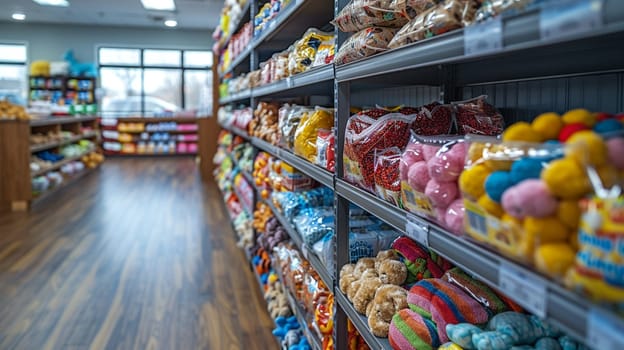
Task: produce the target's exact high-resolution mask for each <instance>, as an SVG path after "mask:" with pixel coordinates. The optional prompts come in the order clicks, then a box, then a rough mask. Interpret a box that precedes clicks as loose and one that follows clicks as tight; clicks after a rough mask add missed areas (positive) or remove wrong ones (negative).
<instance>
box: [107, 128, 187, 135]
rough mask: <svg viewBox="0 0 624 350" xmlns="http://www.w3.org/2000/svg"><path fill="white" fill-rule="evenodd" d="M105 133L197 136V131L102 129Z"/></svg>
mask: <svg viewBox="0 0 624 350" xmlns="http://www.w3.org/2000/svg"><path fill="white" fill-rule="evenodd" d="M104 130H106V131H117V132H119V133H124V134H142V133H144V132H145V133H148V134H154V133H163V134H164V133H167V134H182V135H183V134H197V130H150V131H148V130H141V131H139V130H131V131H120V130H117V129H104Z"/></svg>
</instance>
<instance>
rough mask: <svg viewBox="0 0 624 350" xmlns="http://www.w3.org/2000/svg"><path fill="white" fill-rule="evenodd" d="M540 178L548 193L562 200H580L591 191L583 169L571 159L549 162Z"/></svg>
mask: <svg viewBox="0 0 624 350" xmlns="http://www.w3.org/2000/svg"><path fill="white" fill-rule="evenodd" d="M541 177H542V180H544V182H545V183H546V185H547V186H548V189H549V190H550V193H552V194H554V195H555V196H557V197H559V198H562V199H580V198H581V197H583V196H585V195H586V194H587V193H588V192H589V191H590V190H591V186H590V183H589V179H588V178H587V174H586V173H585V169H583V168H582V167H581V165H580V164H579V163H577V162H576V161H575V160H574V159H571V158H563V159H557V160H555V161H552V162H550V164H548V166H547V167H546V168H544V170H542V174H541Z"/></svg>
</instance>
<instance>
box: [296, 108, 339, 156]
mask: <svg viewBox="0 0 624 350" xmlns="http://www.w3.org/2000/svg"><path fill="white" fill-rule="evenodd" d="M333 126H334V113H333V110H332V109H327V108H322V107H316V108H315V109H314V113H308V114H305V115H304V116H303V117H302V118H301V122H300V123H299V126H297V130H296V131H295V142H294V149H293V151H294V153H295V154H297V155H299V156H301V157H303V158H305V159H307V160H309V161H310V162H312V163H315V162H316V153H317V150H316V138H317V134H318V130H319V129H331V128H332V127H333Z"/></svg>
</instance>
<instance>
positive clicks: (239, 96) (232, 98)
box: [219, 89, 252, 104]
mask: <svg viewBox="0 0 624 350" xmlns="http://www.w3.org/2000/svg"><path fill="white" fill-rule="evenodd" d="M251 92H252V90H251V89H247V90H243V91H239V92H235V93H232V94H229V95H228V96H226V97H223V98H222V99H220V100H219V103H220V104H227V103H232V102H238V101H242V100H246V99H249V98H250V97H251Z"/></svg>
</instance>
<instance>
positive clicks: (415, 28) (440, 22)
mask: <svg viewBox="0 0 624 350" xmlns="http://www.w3.org/2000/svg"><path fill="white" fill-rule="evenodd" d="M476 7H477V3H476V1H473V0H446V1H444V2H443V3H442V4H440V5H438V6H436V7H433V8H430V9H429V10H426V11H425V12H423V13H421V14H420V15H418V16H417V17H416V18H414V19H412V20H411V21H410V22H409V23H407V24H406V25H405V26H404V27H403V28H401V30H399V31H398V32H397V33H396V35H395V36H394V39H392V41H391V42H390V43H389V44H388V47H389V48H391V49H395V48H398V47H401V46H405V45H409V44H411V43H414V42H417V41H419V40H423V39H426V38H431V37H433V36H436V35H440V34H444V33H446V32H450V31H452V30H455V29H459V28H462V27H463V26H465V25H468V24H470V23H472V21H473V19H474V14H475V12H476Z"/></svg>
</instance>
